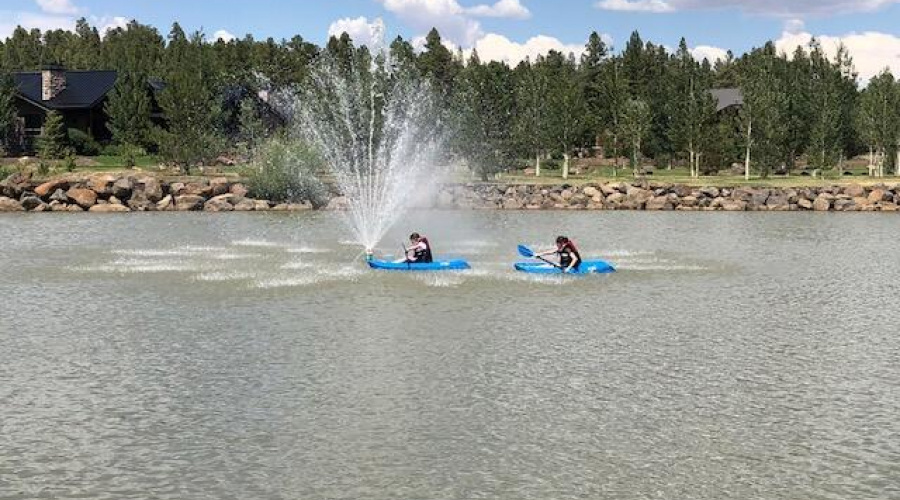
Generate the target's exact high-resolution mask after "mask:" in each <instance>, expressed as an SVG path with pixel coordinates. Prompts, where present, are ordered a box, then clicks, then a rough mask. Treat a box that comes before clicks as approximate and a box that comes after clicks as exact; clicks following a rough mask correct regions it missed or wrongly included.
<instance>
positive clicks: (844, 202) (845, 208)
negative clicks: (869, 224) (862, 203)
mask: <svg viewBox="0 0 900 500" xmlns="http://www.w3.org/2000/svg"><path fill="white" fill-rule="evenodd" d="M855 208H856V204H855V203H853V200H849V199H847V198H838V199H836V200H834V210H835V211H838V212H851V211H853V210H855Z"/></svg>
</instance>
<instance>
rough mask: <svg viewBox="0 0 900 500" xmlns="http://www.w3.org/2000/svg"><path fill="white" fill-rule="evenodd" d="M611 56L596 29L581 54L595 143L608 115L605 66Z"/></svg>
mask: <svg viewBox="0 0 900 500" xmlns="http://www.w3.org/2000/svg"><path fill="white" fill-rule="evenodd" d="M608 57H609V49H608V48H607V46H606V43H605V42H604V41H603V39H602V38H601V37H600V35H599V34H598V33H597V32H596V31H595V32H593V33H591V35H590V37H589V38H588V42H587V45H586V46H585V51H584V54H583V55H582V56H581V74H582V78H583V80H584V81H583V84H582V85H583V88H584V103H585V108H586V110H587V113H588V116H587V121H588V128H589V129H590V131H591V132H592V133H593V135H594V143H595V144H598V143H599V142H600V140H599V139H600V137H601V135H602V132H603V129H604V118H605V117H606V114H607V110H606V102H605V101H604V98H603V97H604V95H603V81H602V80H603V66H604V64H606V61H607V58H608Z"/></svg>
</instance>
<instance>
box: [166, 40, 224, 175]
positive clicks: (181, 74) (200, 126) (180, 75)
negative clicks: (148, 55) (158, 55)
mask: <svg viewBox="0 0 900 500" xmlns="http://www.w3.org/2000/svg"><path fill="white" fill-rule="evenodd" d="M205 49H206V43H205V41H204V38H203V34H202V33H195V34H194V35H193V36H192V37H191V39H190V40H188V39H187V38H186V37H185V35H184V32H183V31H181V28H180V27H179V26H178V24H175V26H173V28H172V34H171V35H170V38H169V46H168V47H167V49H166V58H165V66H166V79H165V80H166V87H165V89H164V90H163V91H162V92H161V93H160V95H159V104H160V107H162V110H163V114H164V115H165V119H166V126H165V127H160V128H157V130H156V133H155V136H156V142H157V144H159V153H160V155H161V156H162V157H163V159H165V160H167V161H169V162H171V163H172V164H174V165H176V166H178V167H179V168H181V170H182V171H183V172H189V171H190V168H191V167H193V166H197V165H201V164H202V163H203V162H204V161H206V160H209V159H210V158H211V157H213V156H215V155H216V154H217V153H218V152H219V149H220V148H221V147H222V146H221V139H220V137H219V135H218V132H217V127H216V126H217V120H218V119H219V117H220V115H221V107H220V105H219V103H218V102H217V100H216V99H215V97H214V95H213V89H211V88H210V86H209V84H210V82H211V80H212V74H211V70H210V68H209V67H208V61H207V60H205V59H204V57H203V54H204V51H205Z"/></svg>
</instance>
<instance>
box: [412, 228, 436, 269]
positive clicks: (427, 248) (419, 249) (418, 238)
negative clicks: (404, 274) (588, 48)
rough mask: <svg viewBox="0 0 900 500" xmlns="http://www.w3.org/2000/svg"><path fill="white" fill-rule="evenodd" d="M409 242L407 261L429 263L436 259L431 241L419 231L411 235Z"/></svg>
mask: <svg viewBox="0 0 900 500" xmlns="http://www.w3.org/2000/svg"><path fill="white" fill-rule="evenodd" d="M409 243H410V246H409V248H406V261H407V262H414V263H416V264H429V263H431V262H433V261H434V257H433V256H432V255H431V243H429V242H428V238H426V237H424V236H422V235H420V234H419V233H413V234H411V235H409Z"/></svg>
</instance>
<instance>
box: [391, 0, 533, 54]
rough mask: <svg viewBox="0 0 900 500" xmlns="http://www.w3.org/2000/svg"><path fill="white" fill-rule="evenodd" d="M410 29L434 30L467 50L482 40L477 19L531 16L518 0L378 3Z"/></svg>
mask: <svg viewBox="0 0 900 500" xmlns="http://www.w3.org/2000/svg"><path fill="white" fill-rule="evenodd" d="M378 1H379V2H381V4H382V5H384V8H385V9H386V10H387V11H388V12H392V13H393V14H394V15H396V16H397V17H398V18H399V19H400V20H401V21H403V22H404V23H406V24H407V25H409V26H410V27H411V28H413V29H415V30H417V31H419V32H424V31H428V30H430V29H431V28H437V30H438V32H440V34H441V37H442V38H444V39H447V40H450V41H451V42H452V43H454V44H456V45H463V46H471V45H473V44H474V43H475V42H476V41H477V40H478V39H479V38H481V37H482V36H484V31H483V30H482V29H481V23H480V22H478V20H477V19H476V18H479V17H503V18H510V19H526V18H528V17H530V16H531V12H529V10H528V9H527V8H525V6H524V5H522V3H521V0H498V1H497V2H495V3H493V4H478V5H475V6H472V7H463V6H462V5H460V4H459V2H458V1H457V0H378Z"/></svg>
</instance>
